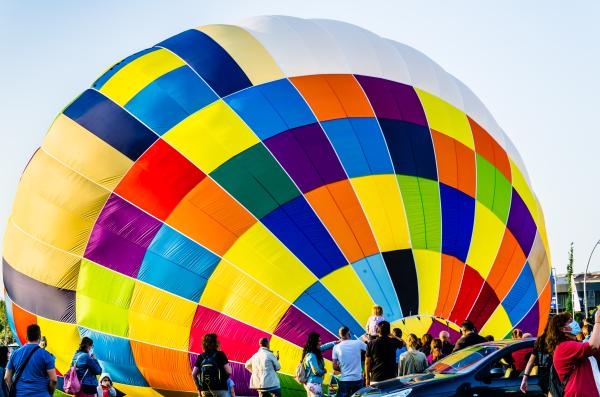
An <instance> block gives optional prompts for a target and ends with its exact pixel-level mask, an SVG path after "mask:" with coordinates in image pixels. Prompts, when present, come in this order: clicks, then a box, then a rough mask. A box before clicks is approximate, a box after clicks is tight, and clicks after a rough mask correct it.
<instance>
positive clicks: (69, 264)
mask: <svg viewBox="0 0 600 397" xmlns="http://www.w3.org/2000/svg"><path fill="white" fill-rule="evenodd" d="M2 256H4V258H6V261H7V262H8V263H10V265H11V266H12V267H13V268H14V269H15V270H17V271H18V272H20V273H23V274H26V275H27V276H28V277H31V278H33V279H35V280H38V281H41V282H42V283H44V284H47V285H52V286H54V287H57V288H61V289H67V290H71V291H75V289H76V288H77V276H78V274H79V264H80V262H81V258H79V257H77V256H76V255H73V254H70V253H68V252H65V251H61V250H58V249H56V248H54V247H52V246H50V245H48V244H44V243H42V242H40V241H39V240H36V239H35V238H33V237H31V236H30V235H29V234H27V233H25V232H24V231H23V230H21V229H19V228H18V227H17V226H16V225H15V224H14V222H13V221H12V218H11V219H10V220H9V222H8V225H6V232H5V234H4V251H3V252H2ZM48 269H52V271H48Z"/></svg>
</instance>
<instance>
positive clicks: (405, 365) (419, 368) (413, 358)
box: [398, 334, 427, 376]
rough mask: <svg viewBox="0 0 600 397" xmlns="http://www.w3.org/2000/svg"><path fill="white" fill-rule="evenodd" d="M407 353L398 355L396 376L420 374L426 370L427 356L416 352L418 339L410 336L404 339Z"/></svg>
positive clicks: (413, 335) (412, 335)
mask: <svg viewBox="0 0 600 397" xmlns="http://www.w3.org/2000/svg"><path fill="white" fill-rule="evenodd" d="M406 345H407V349H408V350H407V351H406V352H404V353H402V354H401V355H400V361H399V363H398V375H400V376H404V375H410V374H420V373H423V372H425V369H426V368H427V356H425V354H424V353H423V352H420V351H419V350H418V346H419V338H417V335H415V334H410V335H408V338H407V339H406Z"/></svg>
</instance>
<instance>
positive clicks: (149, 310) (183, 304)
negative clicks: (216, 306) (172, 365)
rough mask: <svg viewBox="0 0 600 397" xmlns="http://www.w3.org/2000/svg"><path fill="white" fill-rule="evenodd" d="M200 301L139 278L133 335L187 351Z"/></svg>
mask: <svg viewBox="0 0 600 397" xmlns="http://www.w3.org/2000/svg"><path fill="white" fill-rule="evenodd" d="M197 307H198V305H197V304H195V303H193V302H190V301H188V300H185V299H183V298H180V297H178V296H176V295H173V294H170V293H168V292H165V291H163V290H161V289H158V288H155V287H152V286H150V285H147V284H144V283H141V282H139V281H136V283H135V288H134V289H133V295H132V297H131V304H130V306H129V337H130V338H131V339H135V340H138V341H141V342H147V343H151V344H154V345H158V346H162V347H168V348H171V349H177V350H185V351H187V349H188V346H189V335H190V329H191V327H192V321H193V320H194V316H195V314H196V309H197Z"/></svg>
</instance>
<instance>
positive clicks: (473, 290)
mask: <svg viewBox="0 0 600 397" xmlns="http://www.w3.org/2000/svg"><path fill="white" fill-rule="evenodd" d="M482 286H483V278H481V276H480V275H479V273H477V271H476V270H474V269H473V268H472V267H471V266H469V265H467V266H465V273H464V275H463V280H462V283H461V285H460V291H459V293H458V298H457V299H456V303H455V304H454V308H453V309H452V313H450V321H452V322H454V323H456V324H460V323H462V322H463V321H464V320H466V318H467V315H468V314H469V312H470V311H471V308H472V307H473V305H474V304H475V299H477V296H478V295H479V291H481V287H482Z"/></svg>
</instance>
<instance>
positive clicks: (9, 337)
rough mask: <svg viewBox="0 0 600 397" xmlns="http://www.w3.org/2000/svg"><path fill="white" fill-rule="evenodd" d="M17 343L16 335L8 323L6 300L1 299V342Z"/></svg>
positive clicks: (3, 343) (6, 343) (7, 343)
mask: <svg viewBox="0 0 600 397" xmlns="http://www.w3.org/2000/svg"><path fill="white" fill-rule="evenodd" d="M11 343H15V337H14V335H13V333H12V330H11V329H10V325H8V319H7V317H6V302H5V301H3V300H0V344H2V345H10V344H11Z"/></svg>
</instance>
